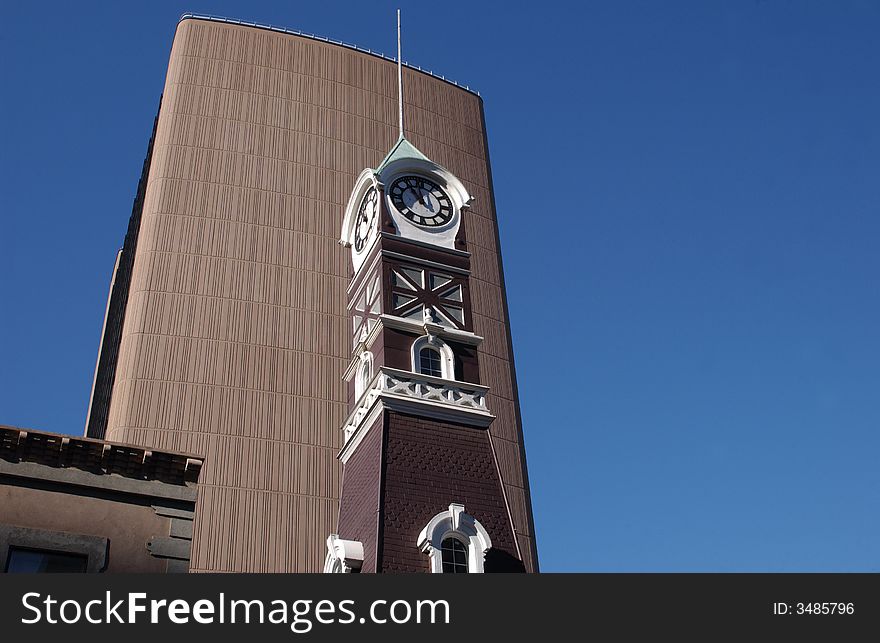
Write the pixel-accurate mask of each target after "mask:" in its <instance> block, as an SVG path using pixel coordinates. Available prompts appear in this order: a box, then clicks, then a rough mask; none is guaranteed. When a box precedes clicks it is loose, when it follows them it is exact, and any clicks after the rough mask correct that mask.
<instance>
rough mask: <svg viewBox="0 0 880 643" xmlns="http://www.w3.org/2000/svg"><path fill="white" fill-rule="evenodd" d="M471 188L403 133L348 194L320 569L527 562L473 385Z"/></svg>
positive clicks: (508, 567) (476, 375)
mask: <svg viewBox="0 0 880 643" xmlns="http://www.w3.org/2000/svg"><path fill="white" fill-rule="evenodd" d="M472 200H473V199H472V197H471V196H470V194H469V193H468V191H467V189H466V187H465V186H464V185H463V184H462V183H461V181H459V180H458V179H457V178H456V177H455V176H454V175H453V174H452V173H450V172H449V171H448V170H446V169H445V168H443V167H441V166H440V165H438V164H436V163H433V162H432V161H431V160H429V159H428V158H427V157H425V156H424V155H423V154H422V153H421V152H420V151H419V150H418V149H416V148H415V147H414V146H413V145H412V144H411V143H409V141H407V140H406V139H405V138H404V137H403V136H401V138H400V139H399V140H398V142H397V144H396V145H395V146H394V148H393V149H392V151H391V152H390V153H389V155H388V156H387V157H386V158H385V160H384V161H383V162H382V163H381V164H380V165H379V167H378V168H377V169H376V170H369V169H368V170H365V171H364V172H363V173H361V175H360V177H359V179H358V181H357V183H356V185H355V189H354V191H353V193H352V196H351V199H350V200H349V203H348V207H347V209H346V214H345V220H344V223H343V230H342V237H341V242H342V244H343V245H346V246H351V249H352V250H351V251H352V263H353V265H354V270H355V272H354V277H353V279H352V281H351V285H350V286H349V289H348V295H349V298H348V302H349V303H348V307H349V314H350V317H351V321H352V325H351V328H352V359H351V362H350V364H349V366H348V369H347V370H346V372H345V379H346V380H347V381H348V382H349V399H350V404H351V414H350V415H349V417H348V419H347V420H346V422H345V424H344V428H343V441H344V443H343V447H342V450H341V452H340V459H341V460H342V462H343V463H344V472H343V484H342V498H341V501H340V512H339V525H338V533H337V534H333V535H331V536H330V538H329V539H328V542H327V546H328V553H327V560H326V565H325V571H328V572H333V571H337V572H338V571H362V572H428V571H433V572H446V573H450V572H451V573H455V572H470V573H479V572H483V571H486V572H493V571H525V567H524V564H523V555H522V553H521V552H520V549H519V545H518V543H517V541H516V538H515V531H514V525H513V519H512V516H511V513H510V507H509V505H508V501H507V498H506V497H505V492H504V486H503V484H502V482H501V476H500V471H499V466H498V461H497V457H496V453H495V449H494V446H493V440H492V436H491V434H490V433H489V430H488V427H489V425H490V424H492V423H493V422H494V421H497V419H496V418H495V416H494V415H493V414H492V413H491V410H490V409H489V408H488V407H487V393H488V388H487V387H485V386H482V385H481V384H480V364H479V349H478V347H479V345H480V343H481V342H482V340H483V338H482V337H480V336H479V335H477V334H476V333H475V332H474V325H473V311H472V306H471V291H470V276H471V255H470V253H468V252H467V244H466V240H465V237H464V229H465V228H464V226H462V225H461V222H462V219H463V217H466V216H467V213H468V210H469V208H470V205H471V202H472Z"/></svg>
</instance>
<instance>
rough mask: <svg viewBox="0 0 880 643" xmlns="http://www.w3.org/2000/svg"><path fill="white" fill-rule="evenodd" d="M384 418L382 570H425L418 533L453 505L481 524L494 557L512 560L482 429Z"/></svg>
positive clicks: (395, 416) (498, 487) (506, 523)
mask: <svg viewBox="0 0 880 643" xmlns="http://www.w3.org/2000/svg"><path fill="white" fill-rule="evenodd" d="M388 416H389V417H388V438H387V442H386V446H385V475H384V488H383V499H384V512H383V519H384V520H383V527H384V532H383V534H384V538H383V549H382V571H383V572H427V571H428V558H427V556H426V555H425V554H423V553H422V552H420V551H419V549H418V547H417V540H418V535H419V532H421V530H422V529H423V528H424V527H425V525H427V524H428V521H429V520H431V518H433V517H434V516H435V515H437V514H438V513H440V512H441V511H444V510H446V509H447V508H448V507H449V505H450V503H453V502H456V503H460V504H463V505H464V507H465V511H467V512H468V513H469V514H471V515H472V516H474V518H476V519H477V520H479V521H480V523H482V525H483V527H485V528H486V531H487V532H489V537H490V538H491V539H492V548H493V549H494V550H496V552H495V553H496V555H497V554H499V553H502V555H503V557H504V558H506V559H508V560H515V559H517V558H518V556H517V552H516V545H515V544H514V541H513V533H512V532H511V529H510V518H509V517H508V514H507V510H506V508H505V506H504V499H503V496H502V494H501V485H500V481H499V479H498V470H497V468H496V467H495V462H494V459H493V457H492V452H491V447H490V445H489V436H488V434H487V433H486V431H484V430H481V429H474V428H472V427H467V426H461V425H457V424H452V423H448V422H438V421H436V420H428V419H423V418H419V417H414V416H408V415H402V414H400V413H389V414H388ZM487 571H489V570H488V569H487Z"/></svg>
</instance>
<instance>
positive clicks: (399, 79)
mask: <svg viewBox="0 0 880 643" xmlns="http://www.w3.org/2000/svg"><path fill="white" fill-rule="evenodd" d="M397 107H398V117H399V122H400V138H403V63H402V62H401V59H400V9H398V10H397Z"/></svg>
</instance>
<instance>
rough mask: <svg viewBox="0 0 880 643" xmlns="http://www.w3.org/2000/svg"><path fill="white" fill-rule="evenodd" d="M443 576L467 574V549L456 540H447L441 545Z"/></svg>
mask: <svg viewBox="0 0 880 643" xmlns="http://www.w3.org/2000/svg"><path fill="white" fill-rule="evenodd" d="M441 548H442V550H443V573H444V574H467V573H468V560H467V556H468V555H467V548H466V547H465V546H464V544H463V543H462V542H461V541H460V540H459V539H458V538H447V539H446V540H444V541H443V543H442V544H441Z"/></svg>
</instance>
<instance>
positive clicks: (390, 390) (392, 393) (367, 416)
mask: <svg viewBox="0 0 880 643" xmlns="http://www.w3.org/2000/svg"><path fill="white" fill-rule="evenodd" d="M488 392H489V387H487V386H481V385H479V384H471V383H469V382H457V381H453V380H446V379H443V378H441V377H431V376H430V375H422V374H420V373H410V372H409V371H401V370H398V369H396V368H389V367H387V366H382V367H380V368H379V369H378V373H376V375H375V376H374V377H373V380H372V382H371V383H370V385H369V387H368V388H367V390H366V392H365V393H364V394H363V395H361V397H360V400H358V402H357V406H355V408H354V410H353V411H352V412H351V414H350V415H349V416H348V418H347V419H346V421H345V422H344V424H343V425H342V432H343V446H342V449H341V450H340V452H339V456H338V457H339V459H340V460H342V462H343V463H345V462H347V461H348V459H349V458H350V457H351V454H352V453H354V451H355V450H356V449H357V447H358V445H359V444H360V443H361V442H362V441H363V439H364V437H365V436H366V434H367V433H368V432H369V430H370V427H372V426H373V424H374V423H375V421H376V418H377V417H378V416H379V413H380V412H381V411H382V410H383V409H389V410H392V411H398V412H400V413H409V414H413V415H419V416H421V417H429V418H432V419H435V420H440V421H441V422H456V423H460V424H466V425H469V426H475V427H478V428H486V427H488V426H489V425H490V424H492V422H493V420H494V419H495V416H494V415H492V413H490V412H489V410H488V409H487V408H486V395H487V394H488Z"/></svg>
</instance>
